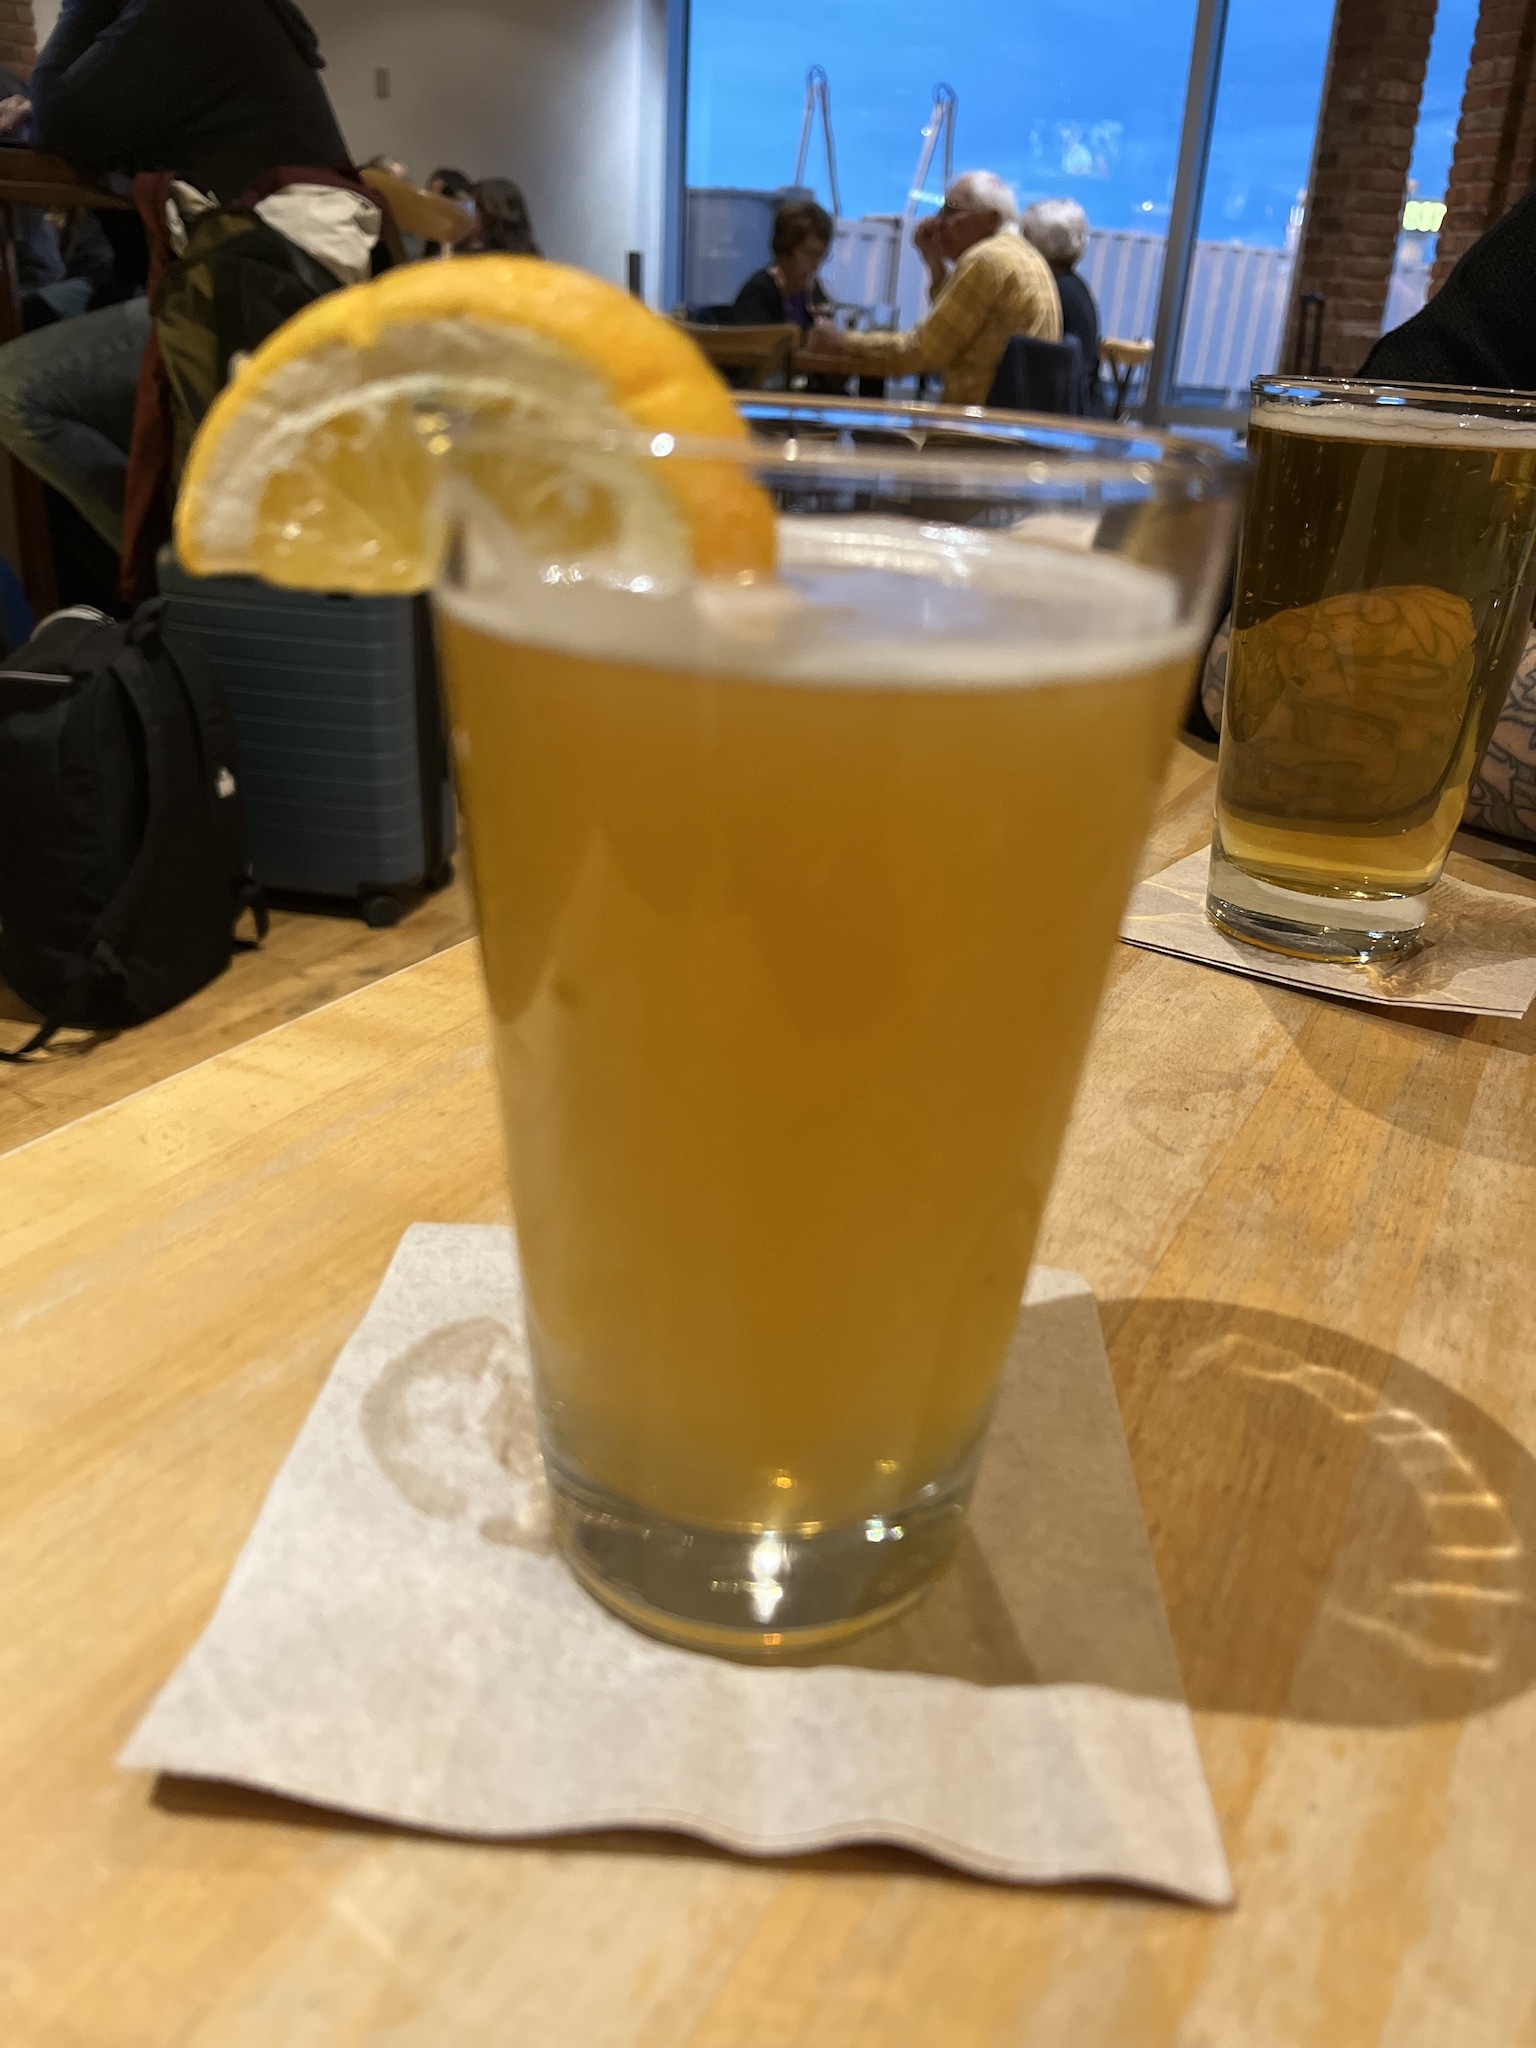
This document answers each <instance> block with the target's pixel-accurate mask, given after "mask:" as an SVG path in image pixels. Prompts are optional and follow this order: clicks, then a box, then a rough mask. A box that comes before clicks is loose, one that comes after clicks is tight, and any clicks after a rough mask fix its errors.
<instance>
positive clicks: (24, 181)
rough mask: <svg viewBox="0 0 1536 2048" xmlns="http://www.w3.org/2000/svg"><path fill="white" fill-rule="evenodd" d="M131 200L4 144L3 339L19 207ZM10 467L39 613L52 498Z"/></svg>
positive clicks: (46, 581) (54, 594)
mask: <svg viewBox="0 0 1536 2048" xmlns="http://www.w3.org/2000/svg"><path fill="white" fill-rule="evenodd" d="M132 205H133V201H132V200H131V199H123V198H120V197H119V196H118V195H117V194H116V193H112V192H104V191H102V190H101V189H100V188H99V187H98V186H95V185H93V184H92V183H91V182H90V180H89V179H88V178H86V177H84V176H83V175H82V174H81V173H80V172H79V171H77V170H76V169H75V167H74V165H73V164H68V163H66V162H65V161H64V159H63V157H60V156H45V155H44V154H43V152H42V151H41V150H36V149H0V343H4V342H7V341H14V340H15V338H16V336H17V335H18V334H20V333H21V331H22V327H21V284H20V280H19V278H18V276H17V272H16V216H15V213H14V210H13V209H14V208H16V207H18V206H42V207H47V208H63V209H69V208H72V207H85V208H87V209H89V210H90V211H92V212H95V211H99V210H100V209H102V208H105V209H107V210H108V211H112V212H121V211H124V210H127V209H131V208H132ZM4 460H5V462H6V463H7V464H8V465H9V468H10V472H11V496H12V500H13V502H14V504H15V507H16V535H17V543H18V546H19V547H20V550H21V562H20V564H19V567H20V570H21V580H22V585H23V587H24V588H25V590H26V593H27V598H28V600H29V602H30V603H31V606H32V609H33V610H34V611H35V612H36V613H37V614H38V616H39V617H41V616H42V615H43V614H44V613H45V612H49V611H52V610H53V608H54V606H55V604H57V602H58V586H57V583H56V581H55V578H54V571H53V543H52V540H51V539H50V538H49V532H48V502H47V499H46V498H45V497H44V495H43V484H42V480H41V478H39V477H37V476H34V475H33V473H32V471H31V470H30V469H28V468H27V467H26V465H25V464H24V463H20V462H16V461H14V460H13V459H12V458H11V457H10V456H9V455H7V456H5V457H4Z"/></svg>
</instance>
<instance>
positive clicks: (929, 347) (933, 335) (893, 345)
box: [804, 245, 1059, 377]
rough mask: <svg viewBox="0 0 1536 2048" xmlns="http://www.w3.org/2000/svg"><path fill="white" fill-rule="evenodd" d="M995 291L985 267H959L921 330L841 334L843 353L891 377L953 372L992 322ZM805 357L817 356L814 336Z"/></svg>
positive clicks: (839, 346) (839, 344)
mask: <svg viewBox="0 0 1536 2048" xmlns="http://www.w3.org/2000/svg"><path fill="white" fill-rule="evenodd" d="M980 246H985V245H980ZM995 290H996V283H995V280H994V279H993V277H992V274H991V272H990V270H989V269H988V267H987V266H986V265H985V264H983V263H959V264H957V265H956V266H955V268H954V269H953V270H952V271H951V272H950V273H949V278H948V280H947V282H946V284H945V286H944V289H943V291H941V292H940V294H939V296H938V297H937V299H935V301H934V303H933V305H932V307H931V308H930V309H929V312H928V315H927V317H926V318H925V319H923V320H920V321H919V322H918V323H917V325H916V326H915V327H909V328H907V329H906V331H905V332H904V333H902V334H840V335H838V336H837V338H836V348H837V352H838V353H839V354H841V353H842V352H843V351H844V350H847V351H848V352H850V353H851V354H854V355H857V356H859V357H861V358H867V359H868V361H869V363H870V365H871V367H872V368H873V367H874V366H875V365H878V366H879V368H880V370H881V371H883V372H884V373H885V375H887V376H898V377H899V376H903V375H906V374H907V373H908V372H911V371H921V370H947V369H948V368H949V365H950V364H951V363H952V362H953V361H954V359H955V357H956V356H957V355H958V354H959V353H960V351H961V350H962V349H963V348H964V347H965V345H966V343H967V342H968V341H969V340H970V339H971V338H972V336H973V335H975V333H976V332H977V330H978V329H979V328H980V327H981V325H982V323H983V321H984V320H985V319H986V317H987V311H988V308H989V306H990V305H991V302H992V295H993V293H994V291H995ZM1058 317H1059V316H1058ZM804 353H807V354H811V355H814V353H815V345H814V334H813V338H812V342H811V344H810V345H809V347H808V348H807V350H806V351H804Z"/></svg>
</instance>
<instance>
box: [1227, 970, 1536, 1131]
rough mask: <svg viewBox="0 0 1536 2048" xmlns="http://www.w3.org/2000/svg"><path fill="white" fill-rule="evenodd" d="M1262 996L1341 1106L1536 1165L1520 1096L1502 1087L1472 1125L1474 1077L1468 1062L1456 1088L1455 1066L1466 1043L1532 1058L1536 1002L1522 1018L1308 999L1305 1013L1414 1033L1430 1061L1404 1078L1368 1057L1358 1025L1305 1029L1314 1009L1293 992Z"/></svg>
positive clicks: (1532, 1125) (1394, 1065)
mask: <svg viewBox="0 0 1536 2048" xmlns="http://www.w3.org/2000/svg"><path fill="white" fill-rule="evenodd" d="M1256 986H1258V985H1257V984H1256ZM1259 993H1260V995H1261V996H1262V998H1263V1000H1264V1001H1265V1002H1266V1003H1267V1004H1268V1006H1269V1008H1270V1009H1271V1010H1272V1011H1273V1012H1274V1014H1275V1015H1276V1017H1277V1018H1278V1019H1279V1020H1280V1022H1281V1024H1282V1025H1283V1026H1284V1028H1285V1029H1286V1030H1287V1031H1288V1032H1291V1033H1292V1034H1294V1043H1295V1048H1296V1053H1297V1056H1298V1057H1299V1058H1300V1059H1302V1060H1304V1061H1305V1062H1306V1064H1307V1066H1309V1067H1310V1068H1311V1070H1312V1072H1313V1073H1314V1074H1315V1075H1316V1076H1317V1078H1318V1079H1319V1081H1321V1082H1322V1083H1323V1085H1324V1087H1326V1088H1327V1089H1328V1090H1329V1091H1330V1092H1331V1093H1332V1094H1335V1095H1337V1096H1339V1097H1340V1099H1341V1100H1343V1101H1345V1102H1348V1103H1350V1104H1351V1105H1352V1106H1353V1107H1354V1108H1356V1109H1362V1110H1364V1111H1365V1112H1366V1113H1367V1114H1368V1115H1370V1116H1374V1117H1379V1118H1381V1119H1382V1120H1383V1121H1384V1122H1386V1123H1389V1124H1391V1125H1392V1126H1393V1127H1394V1128H1395V1129H1397V1130H1400V1131H1406V1132H1407V1133H1408V1134H1409V1135H1410V1136H1411V1137H1415V1138H1422V1139H1425V1140H1427V1141H1428V1142H1429V1143H1431V1144H1436V1145H1447V1146H1453V1147H1455V1148H1456V1149H1457V1150H1458V1151H1462V1152H1470V1153H1472V1154H1474V1155H1475V1156H1476V1157H1478V1158H1482V1159H1493V1160H1497V1161H1498V1162H1500V1163H1501V1164H1503V1165H1507V1166H1536V1118H1533V1117H1532V1116H1531V1115H1530V1114H1529V1112H1528V1111H1527V1109H1526V1107H1525V1105H1524V1103H1523V1102H1522V1101H1521V1099H1520V1097H1519V1095H1518V1094H1517V1093H1515V1091H1513V1090H1510V1091H1506V1093H1507V1095H1508V1099H1507V1101H1504V1102H1503V1103H1502V1104H1499V1103H1495V1104H1493V1105H1491V1106H1490V1107H1491V1109H1492V1111H1493V1112H1494V1113H1493V1114H1484V1115H1482V1116H1481V1117H1479V1119H1478V1120H1477V1121H1476V1123H1475V1124H1473V1125H1472V1126H1470V1127H1469V1126H1468V1122H1467V1113H1468V1108H1469V1096H1468V1091H1469V1090H1470V1088H1471V1087H1472V1086H1474V1085H1475V1082H1476V1079H1477V1078H1478V1077H1477V1076H1476V1075H1471V1074H1467V1073H1466V1069H1465V1067H1464V1066H1462V1068H1461V1072H1462V1074H1463V1075H1464V1077H1465V1078H1464V1082H1463V1084H1462V1085H1461V1086H1457V1085H1456V1082H1455V1076H1454V1075H1453V1072H1452V1068H1451V1066H1450V1064H1449V1063H1450V1062H1451V1061H1453V1060H1456V1058H1457V1049H1458V1047H1459V1045H1460V1044H1461V1043H1462V1042H1463V1041H1465V1042H1467V1043H1468V1044H1472V1045H1486V1046H1489V1047H1491V1048H1492V1049H1494V1050H1496V1051H1499V1052H1506V1053H1523V1054H1526V1055H1527V1056H1529V1055H1531V1054H1536V1005H1533V1006H1532V1008H1531V1009H1530V1010H1529V1011H1527V1013H1526V1015H1525V1016H1524V1017H1523V1018H1513V1017H1471V1016H1465V1015H1461V1014H1458V1013H1457V1012H1455V1011H1453V1010H1408V1009H1402V1010H1393V1009H1386V1008H1376V1007H1375V1006H1370V1007H1366V1006H1364V1005H1361V1004H1358V1003H1351V1002H1348V1001H1347V1000H1346V999H1345V998H1344V997H1342V996H1326V995H1323V996H1319V997H1316V998H1312V997H1303V998H1302V1001H1303V1003H1304V1004H1307V1005H1308V1006H1309V1007H1310V1005H1311V1004H1312V1003H1313V1002H1318V1003H1321V1005H1322V1006H1323V1008H1324V1011H1325V1013H1326V1014H1327V1015H1330V1016H1332V1017H1334V1018H1337V1017H1340V1016H1341V1015H1343V1016H1348V1017H1350V1018H1353V1019H1354V1020H1355V1021H1356V1023H1357V1024H1358V1023H1359V1022H1360V1021H1362V1020H1364V1019H1367V1018H1368V1019H1370V1020H1371V1022H1372V1023H1373V1024H1374V1025H1375V1026H1376V1027H1377V1029H1378V1030H1379V1031H1383V1032H1386V1033H1389V1034H1392V1033H1395V1034H1408V1035H1411V1037H1412V1038H1413V1039H1414V1040H1415V1041H1417V1043H1418V1044H1419V1045H1420V1046H1421V1047H1422V1048H1423V1049H1424V1050H1425V1052H1426V1053H1428V1054H1429V1055H1430V1056H1429V1057H1427V1058H1424V1059H1421V1060H1419V1061H1417V1062H1416V1063H1414V1065H1413V1066H1412V1067H1411V1068H1410V1069H1409V1070H1408V1071H1407V1072H1406V1073H1405V1072H1404V1071H1403V1069H1402V1066H1401V1063H1400V1062H1397V1061H1393V1062H1391V1063H1390V1065H1385V1066H1384V1065H1383V1064H1382V1063H1381V1062H1379V1061H1376V1060H1373V1059H1371V1058H1369V1057H1366V1056H1364V1055H1363V1054H1362V1045H1361V1036H1360V1033H1359V1031H1358V1029H1356V1030H1345V1031H1338V1030H1321V1029H1311V1030H1309V1029H1306V1028H1305V1026H1306V1025H1307V1023H1308V1021H1309V1015H1308V1009H1302V1010H1301V1011H1300V1012H1298V1009H1297V1001H1296V996H1297V992H1296V991H1294V990H1287V989H1279V988H1275V987H1273V986H1271V987H1268V988H1265V987H1262V986H1259ZM1298 1020H1299V1021H1298ZM1500 1108H1502V1115H1499V1114H1498V1111H1499V1110H1500Z"/></svg>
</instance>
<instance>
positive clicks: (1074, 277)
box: [1019, 199, 1100, 412]
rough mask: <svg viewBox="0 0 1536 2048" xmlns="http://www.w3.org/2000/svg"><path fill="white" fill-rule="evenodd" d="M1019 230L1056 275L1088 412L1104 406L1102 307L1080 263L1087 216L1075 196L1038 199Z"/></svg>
mask: <svg viewBox="0 0 1536 2048" xmlns="http://www.w3.org/2000/svg"><path fill="white" fill-rule="evenodd" d="M1019 233H1020V234H1021V235H1023V236H1024V238H1025V240H1026V241H1029V242H1033V244H1034V245H1035V247H1036V248H1037V249H1038V250H1039V251H1040V254H1041V255H1042V256H1043V257H1044V258H1045V260H1046V262H1047V263H1049V265H1050V266H1051V273H1052V275H1053V276H1054V277H1055V279H1056V296H1057V297H1058V298H1059V299H1060V300H1061V331H1062V334H1063V335H1068V334H1073V335H1076V337H1077V347H1078V353H1079V354H1080V355H1081V357H1082V359H1083V379H1084V399H1085V401H1086V402H1085V404H1084V407H1083V410H1084V411H1085V412H1098V411H1099V409H1100V407H1099V309H1098V307H1097V306H1096V305H1095V304H1094V299H1093V293H1092V292H1091V291H1090V290H1089V288H1088V285H1087V283H1086V281H1085V280H1084V279H1083V278H1081V277H1079V276H1078V274H1077V266H1078V264H1079V263H1080V262H1081V261H1082V259H1083V252H1084V250H1085V249H1086V248H1087V247H1088V216H1087V214H1086V213H1084V211H1083V209H1082V208H1081V207H1080V206H1079V205H1078V203H1077V201H1076V200H1075V199H1037V200H1036V201H1035V204H1034V205H1033V206H1027V207H1025V209H1024V211H1023V213H1021V214H1020V216H1019Z"/></svg>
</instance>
